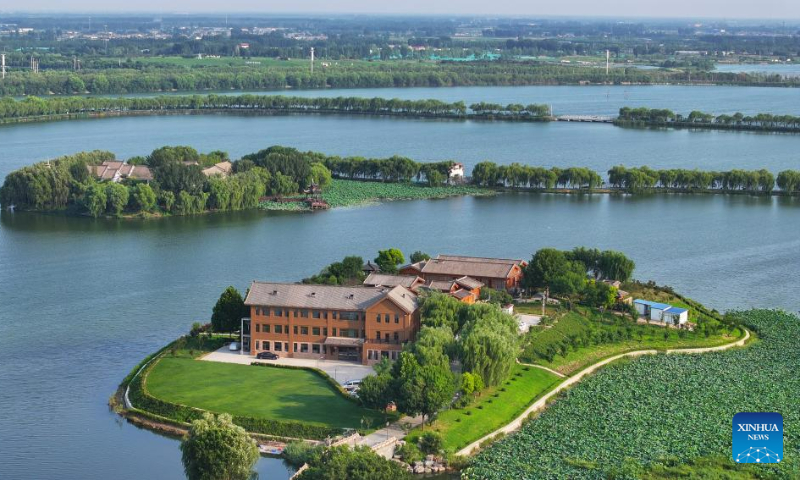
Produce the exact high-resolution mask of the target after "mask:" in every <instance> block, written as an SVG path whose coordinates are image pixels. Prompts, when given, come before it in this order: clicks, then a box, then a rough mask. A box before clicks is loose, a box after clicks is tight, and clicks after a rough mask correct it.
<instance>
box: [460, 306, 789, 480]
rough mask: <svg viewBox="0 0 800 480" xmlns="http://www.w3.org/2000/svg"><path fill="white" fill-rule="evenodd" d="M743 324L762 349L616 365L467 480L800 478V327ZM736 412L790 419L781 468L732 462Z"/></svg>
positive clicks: (506, 442)
mask: <svg viewBox="0 0 800 480" xmlns="http://www.w3.org/2000/svg"><path fill="white" fill-rule="evenodd" d="M737 316H738V317H739V319H740V320H741V321H742V322H743V323H744V325H746V326H748V327H749V328H751V329H753V330H754V331H755V332H757V333H758V336H759V341H758V342H755V343H753V344H750V345H749V346H747V347H744V348H734V349H730V350H725V351H723V352H713V353H704V354H701V355H647V356H644V357H640V358H637V359H635V360H630V361H625V362H616V363H614V364H612V365H609V366H607V367H605V368H603V369H601V370H600V371H598V372H597V373H596V374H594V375H592V376H590V377H588V378H586V379H584V380H582V381H581V382H580V383H578V384H577V385H575V386H574V387H572V388H570V389H568V390H567V391H566V392H565V393H564V394H562V395H561V396H560V397H559V399H558V400H556V401H555V403H554V404H553V405H551V406H550V407H548V408H547V410H545V411H544V412H543V413H542V414H541V415H540V416H539V417H537V418H536V419H535V420H533V421H531V422H529V423H527V424H526V425H525V426H523V427H522V429H521V430H520V431H519V432H517V433H515V434H513V435H511V436H509V437H507V438H505V439H503V440H501V441H499V442H496V443H494V444H493V445H492V446H491V447H489V448H488V449H486V450H484V451H483V452H481V453H480V454H478V456H477V457H475V459H474V460H473V461H472V463H471V465H470V467H469V468H467V469H466V470H465V471H463V472H462V478H464V479H481V480H495V479H496V480H500V479H507V478H571V479H606V478H619V479H622V478H631V479H633V478H659V479H661V478H687V479H688V478H692V479H699V478H709V479H719V480H722V479H729V480H732V479H739V478H742V479H744V478H764V479H766V478H779V479H780V478H783V479H796V478H800V462H798V460H797V459H798V454H800V434H798V432H800V410H798V408H797V398H798V396H799V395H800V381H799V380H798V376H797V375H796V374H795V373H794V372H796V371H797V370H798V368H800V318H798V317H797V316H794V315H791V314H788V313H785V312H781V311H777V310H753V311H748V312H743V313H738V314H737ZM738 412H779V413H781V414H782V415H783V421H784V428H785V430H784V433H783V435H784V437H783V439H784V455H785V457H784V458H783V461H781V462H780V463H779V464H762V465H759V466H758V470H756V469H753V468H747V467H745V466H744V465H736V464H735V463H734V462H733V460H732V458H731V455H732V446H731V421H732V419H733V416H734V415H735V414H736V413H738Z"/></svg>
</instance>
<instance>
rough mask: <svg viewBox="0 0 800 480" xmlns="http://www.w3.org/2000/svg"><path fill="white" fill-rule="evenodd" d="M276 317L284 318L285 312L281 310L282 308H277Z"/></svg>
mask: <svg viewBox="0 0 800 480" xmlns="http://www.w3.org/2000/svg"><path fill="white" fill-rule="evenodd" d="M275 316H276V317H282V316H283V310H281V309H280V308H276V309H275Z"/></svg>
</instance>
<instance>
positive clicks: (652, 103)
mask: <svg viewBox="0 0 800 480" xmlns="http://www.w3.org/2000/svg"><path fill="white" fill-rule="evenodd" d="M720 67H723V66H720ZM771 67H775V65H772V66H771ZM787 67H793V68H798V67H797V66H791V65H789V66H787ZM207 93H211V92H207ZM213 93H215V94H218V95H239V94H242V93H250V94H254V95H292V96H298V97H364V98H373V97H381V98H400V99H404V100H422V99H429V98H434V99H438V100H442V101H446V102H457V101H459V100H463V101H464V102H466V104H467V105H469V104H470V103H475V102H481V101H483V102H491V103H500V104H504V105H505V104H508V103H522V104H526V105H527V104H529V103H543V104H548V105H552V106H553V113H554V114H555V115H617V114H618V113H619V109H620V108H622V107H625V106H628V107H650V108H669V109H672V110H673V111H675V112H677V113H683V114H684V115H688V114H689V112H691V111H692V110H702V111H705V112H711V113H714V114H717V115H719V114H721V113H735V112H742V113H744V114H748V115H750V114H756V113H761V112H768V113H774V114H792V115H800V89H797V88H765V87H737V86H691V85H689V86H680V85H586V86H576V85H561V86H547V85H532V86H523V87H441V88H436V87H428V88H353V89H330V90H282V91H279V92H275V91H267V92H265V91H258V92H238V91H224V92H213ZM171 95H186V93H182V92H176V93H172V94H171ZM105 96H110V97H116V96H119V95H105ZM124 96H132V97H152V96H155V95H154V94H131V95H124Z"/></svg>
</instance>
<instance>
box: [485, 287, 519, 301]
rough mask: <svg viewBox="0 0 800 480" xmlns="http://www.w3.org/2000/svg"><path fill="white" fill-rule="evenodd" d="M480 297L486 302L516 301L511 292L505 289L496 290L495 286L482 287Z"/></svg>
mask: <svg viewBox="0 0 800 480" xmlns="http://www.w3.org/2000/svg"><path fill="white" fill-rule="evenodd" d="M480 299H481V300H483V301H485V302H489V303H495V304H497V305H506V304H509V303H511V302H513V301H514V299H513V297H511V294H510V293H508V292H506V291H505V290H495V289H494V288H489V287H483V288H481V295H480Z"/></svg>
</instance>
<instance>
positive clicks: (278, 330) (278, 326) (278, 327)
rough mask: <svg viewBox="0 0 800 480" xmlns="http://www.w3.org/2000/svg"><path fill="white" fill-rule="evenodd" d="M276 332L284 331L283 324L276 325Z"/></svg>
mask: <svg viewBox="0 0 800 480" xmlns="http://www.w3.org/2000/svg"><path fill="white" fill-rule="evenodd" d="M275 333H283V325H275Z"/></svg>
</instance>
